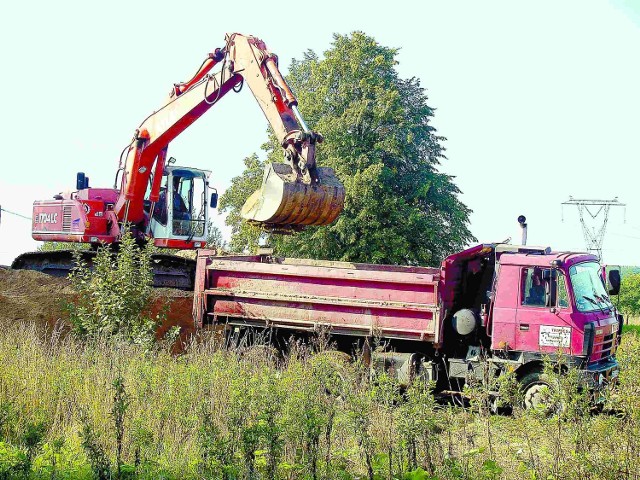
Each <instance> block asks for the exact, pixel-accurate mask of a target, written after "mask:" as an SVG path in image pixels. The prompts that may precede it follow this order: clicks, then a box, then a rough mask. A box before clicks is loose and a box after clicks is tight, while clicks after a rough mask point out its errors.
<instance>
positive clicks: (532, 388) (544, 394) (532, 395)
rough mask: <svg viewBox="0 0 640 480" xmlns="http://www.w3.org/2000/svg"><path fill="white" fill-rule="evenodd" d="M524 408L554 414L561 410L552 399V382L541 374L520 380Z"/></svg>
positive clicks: (530, 375) (529, 375)
mask: <svg viewBox="0 0 640 480" xmlns="http://www.w3.org/2000/svg"><path fill="white" fill-rule="evenodd" d="M520 384H521V385H522V396H523V404H524V408H526V409H527V410H530V409H531V410H540V411H544V412H546V413H547V414H553V413H556V412H558V411H559V410H560V406H559V405H554V402H553V399H552V388H553V386H552V381H551V380H550V379H549V377H548V376H547V375H545V374H544V373H541V372H531V373H528V374H526V375H525V376H524V377H522V379H521V380H520Z"/></svg>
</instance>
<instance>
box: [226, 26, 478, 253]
mask: <svg viewBox="0 0 640 480" xmlns="http://www.w3.org/2000/svg"><path fill="white" fill-rule="evenodd" d="M397 53H398V49H395V48H389V47H384V46H381V45H379V44H378V43H377V42H376V41H375V40H374V39H373V38H372V37H369V36H367V35H365V34H364V33H361V32H354V33H352V34H350V35H334V41H333V44H332V46H331V48H330V49H329V50H328V51H326V52H325V54H324V57H323V58H320V57H319V56H318V55H317V54H316V53H314V52H313V51H307V52H306V53H305V54H304V55H303V58H302V60H293V61H292V64H291V66H290V70H289V75H288V77H287V81H288V83H289V85H290V86H291V87H292V89H293V91H294V92H295V94H296V96H297V98H298V101H299V104H300V105H299V108H300V110H301V112H302V114H303V115H304V117H305V119H306V120H307V123H308V124H309V125H310V126H311V128H313V129H314V130H316V131H318V132H320V133H322V135H323V136H324V138H325V141H324V143H322V144H321V145H320V146H319V147H318V149H317V156H316V159H317V163H318V164H319V165H321V166H329V167H332V168H334V169H335V171H336V173H337V175H338V177H339V178H340V180H341V181H342V183H343V184H344V186H345V189H346V199H345V208H344V211H343V213H342V215H341V216H340V217H339V218H338V220H337V221H336V222H335V223H333V224H332V225H330V226H325V227H312V228H308V229H306V230H304V231H302V232H300V233H297V234H294V235H287V236H285V235H272V237H271V239H270V240H271V243H272V245H273V246H274V248H275V249H276V253H277V254H279V255H285V256H297V257H306V258H323V259H331V260H343V261H353V262H369V263H391V264H434V263H436V262H439V261H440V260H442V258H443V257H445V256H446V255H448V254H449V253H452V252H453V251H456V250H459V249H460V248H462V247H464V245H465V244H467V243H468V242H470V241H473V240H475V239H474V238H473V236H472V235H471V233H470V231H469V229H468V223H469V213H470V210H469V209H468V208H467V207H466V206H465V205H464V204H463V203H462V202H461V201H460V200H459V198H458V194H459V193H460V190H459V189H458V187H457V186H456V185H455V184H454V183H453V177H451V176H449V175H446V174H444V173H441V172H439V171H438V169H437V167H438V165H439V164H440V162H441V161H442V160H443V159H445V158H446V157H445V156H444V147H443V145H442V143H443V142H444V141H445V140H446V139H445V138H444V137H442V136H439V135H437V133H436V130H435V128H434V127H433V126H432V125H431V124H430V123H431V120H432V118H433V115H434V110H433V109H432V108H431V107H430V106H429V105H428V104H427V95H426V93H425V90H424V88H422V87H421V86H420V81H419V80H418V79H417V78H409V79H402V78H400V77H399V75H398V72H397V70H396V66H397V63H398V62H397V60H396V56H397ZM262 148H263V150H264V151H265V152H266V160H265V161H262V160H261V159H260V158H259V157H258V155H256V154H253V155H251V156H249V157H247V158H246V159H245V170H244V172H243V174H242V175H241V176H238V177H236V178H234V179H233V181H232V185H231V187H230V188H229V189H228V190H227V191H226V192H225V193H224V195H223V196H222V198H221V201H220V207H221V211H222V212H228V217H227V220H226V221H227V224H228V225H230V226H231V227H232V239H231V248H232V249H234V250H236V251H242V250H245V249H247V248H248V249H252V248H253V247H254V246H255V245H256V244H257V239H258V237H259V235H260V231H259V230H258V229H257V228H255V227H252V226H250V225H246V224H244V223H242V221H241V218H240V209H241V207H242V204H243V202H244V201H245V200H246V199H247V198H248V197H249V195H250V194H251V193H252V192H253V191H254V190H256V189H257V188H259V186H260V183H261V180H262V169H263V167H264V165H265V163H266V162H282V161H283V160H282V149H281V147H280V146H279V145H278V142H277V140H276V138H275V136H274V135H273V134H270V136H269V139H268V141H267V142H266V143H265V144H264V145H263V147H262Z"/></svg>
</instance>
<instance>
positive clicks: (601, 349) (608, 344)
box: [589, 331, 616, 362]
mask: <svg viewBox="0 0 640 480" xmlns="http://www.w3.org/2000/svg"><path fill="white" fill-rule="evenodd" d="M615 336H616V332H614V331H611V333H608V334H600V335H596V336H595V339H594V342H593V352H592V353H591V356H590V358H589V360H590V361H592V362H594V361H598V360H602V359H605V358H609V357H610V356H611V350H612V349H613V347H614V346H615Z"/></svg>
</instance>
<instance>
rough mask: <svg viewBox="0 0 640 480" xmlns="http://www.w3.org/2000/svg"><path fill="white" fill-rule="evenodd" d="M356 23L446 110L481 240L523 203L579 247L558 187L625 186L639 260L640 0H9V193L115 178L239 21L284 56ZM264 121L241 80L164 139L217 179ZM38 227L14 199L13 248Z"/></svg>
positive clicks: (6, 201) (452, 150)
mask: <svg viewBox="0 0 640 480" xmlns="http://www.w3.org/2000/svg"><path fill="white" fill-rule="evenodd" d="M232 3H235V5H236V6H234V5H232ZM354 30H361V31H364V32H365V33H366V34H368V35H370V36H373V37H374V38H375V39H376V40H377V41H378V42H379V43H381V44H382V45H385V46H390V47H398V48H400V49H401V50H400V53H399V55H398V60H399V62H400V64H399V66H398V69H399V72H400V74H401V76H402V77H405V78H407V77H412V76H415V77H418V78H420V79H421V82H422V85H423V86H424V87H426V88H427V93H428V96H429V104H430V105H431V106H432V107H434V108H436V109H437V110H436V114H435V118H434V119H433V125H434V126H435V127H436V128H437V129H438V133H439V134H441V135H444V136H446V137H447V138H448V140H447V141H446V143H445V147H446V149H447V152H446V154H447V157H448V160H445V161H444V162H443V164H442V165H441V171H443V172H446V173H448V174H451V175H454V176H455V177H456V180H455V182H456V183H457V185H458V186H459V187H460V188H461V190H462V191H463V194H462V196H461V199H462V201H463V202H464V203H465V204H466V205H467V206H469V207H470V208H471V209H472V210H473V214H472V216H471V231H472V232H473V234H474V235H475V236H476V237H477V238H478V240H479V241H481V242H493V241H501V240H504V239H506V238H507V237H512V238H513V240H514V242H517V241H519V239H520V232H519V227H518V224H517V222H516V218H517V216H518V215H519V214H525V215H526V216H527V219H528V223H529V244H535V245H550V246H552V247H553V248H554V249H557V250H580V251H582V250H584V248H585V244H584V240H583V236H582V231H581V229H580V224H579V219H578V213H577V210H575V209H572V208H566V207H565V209H564V222H562V217H561V207H560V204H561V202H563V201H565V200H567V199H568V197H569V196H570V195H572V196H573V197H575V198H603V199H610V198H613V197H616V196H617V197H619V200H620V201H621V202H624V203H626V204H627V207H626V223H625V221H624V220H625V215H623V213H624V212H623V209H622V208H619V209H613V210H612V212H611V215H610V218H609V223H608V228H607V236H606V238H605V241H604V260H605V262H607V263H618V264H635V265H640V213H639V212H640V187H639V186H638V183H639V182H640V168H639V167H638V162H639V160H640V145H639V143H640V120H639V112H640V61H639V57H638V55H639V53H638V52H640V0H611V1H605V0H602V1H595V0H593V1H585V0H579V1H562V2H558V1H555V0H554V1H540V0H537V1H535V2H534V1H530V2H524V1H523V2H513V1H447V2H445V1H438V2H436V1H415V2H410V1H401V0H398V1H395V2H373V1H371V0H369V1H350V2H347V1H340V2H337V1H322V2H297V3H292V4H287V3H284V2H282V3H273V2H257V1H254V0H251V1H244V2H242V3H240V2H211V1H209V2H201V1H190V2H175V1H172V2H159V1H138V2H131V1H126V2H125V1H110V2H100V3H98V2H87V1H62V0H61V1H58V2H50V1H44V0H42V1H31V2H10V3H8V4H7V5H5V6H4V7H3V15H2V27H1V28H0V45H2V47H1V48H2V59H1V60H2V75H1V77H0V86H1V89H2V92H3V94H4V100H3V105H2V116H1V117H0V118H1V119H0V122H1V129H0V132H2V133H1V135H2V153H1V157H0V158H2V160H0V165H1V167H2V168H1V170H0V205H1V206H2V207H3V208H6V209H8V210H12V211H15V212H19V213H23V214H26V215H28V216H30V215H31V204H32V202H33V201H34V200H36V199H48V198H51V196H52V195H53V194H55V193H58V192H60V191H62V190H66V189H71V188H73V187H74V185H75V174H76V172H77V171H84V172H86V174H87V175H88V176H89V177H90V178H91V184H92V186H95V187H99V186H104V187H110V186H112V185H113V178H114V175H115V171H116V168H117V161H118V155H119V154H120V151H121V150H122V149H123V148H124V147H125V146H126V145H127V144H128V142H129V141H130V139H131V137H132V135H133V133H134V130H135V128H136V127H137V126H138V124H139V123H140V122H141V121H142V120H143V119H144V118H145V117H146V116H147V115H148V114H149V113H151V112H152V111H153V110H154V109H157V108H158V107H160V106H161V104H162V102H163V101H164V98H165V96H166V94H167V93H168V92H169V90H170V88H171V86H172V84H173V83H176V82H179V81H183V80H187V79H189V78H190V77H191V75H192V74H193V73H194V72H195V70H196V69H197V67H198V66H199V65H200V63H201V61H202V60H203V58H204V57H205V55H206V53H207V52H210V51H213V50H214V49H215V48H216V47H222V46H223V45H224V35H225V33H226V32H241V33H245V34H252V35H255V36H258V37H260V38H262V39H263V40H264V41H265V43H266V44H267V46H268V47H269V48H270V49H271V50H272V51H273V52H274V53H276V54H277V55H278V56H279V57H280V65H281V68H282V69H283V70H284V71H286V68H287V66H288V65H289V63H290V60H291V59H292V58H301V56H302V53H303V52H304V51H305V50H307V49H313V50H315V51H316V52H318V53H322V52H323V51H324V50H326V49H327V48H329V46H330V44H331V41H332V34H333V33H334V32H335V33H341V34H347V33H349V32H351V31H354ZM300 109H301V110H302V112H303V113H304V105H301V106H300ZM311 127H313V125H311ZM266 129H267V122H266V120H265V118H264V116H263V115H262V112H261V111H260V109H259V107H258V105H257V103H256V102H255V100H254V99H253V97H252V96H251V94H250V93H249V92H248V89H244V90H243V91H242V92H241V93H240V94H237V95H236V94H234V93H230V94H229V95H227V96H226V97H225V98H224V99H223V100H222V101H221V102H220V103H219V104H218V105H216V106H215V107H214V108H212V109H211V110H210V111H209V112H208V113H207V114H205V116H204V117H202V118H201V119H200V120H199V121H198V122H197V123H196V124H195V125H193V126H192V127H191V128H190V129H188V130H187V131H186V132H184V133H183V134H182V136H181V137H180V138H179V139H177V140H176V141H174V142H173V143H172V144H171V146H170V148H169V155H170V156H174V157H176V158H177V159H178V164H182V165H187V166H192V167H197V168H205V169H209V170H212V171H213V174H212V178H211V183H212V185H214V186H216V187H217V188H218V190H219V191H220V192H222V191H224V189H225V188H226V187H227V186H228V185H229V184H230V181H231V178H233V177H234V176H236V175H239V174H240V173H241V172H242V167H243V164H242V159H243V158H244V157H245V156H247V155H250V154H251V153H253V152H256V151H259V147H260V145H261V144H262V143H263V142H264V141H265V139H266ZM214 216H215V217H216V218H215V220H216V223H218V224H219V225H220V226H223V219H222V218H221V217H218V216H217V214H214ZM30 231H31V225H30V222H29V221H27V220H24V219H21V218H18V217H14V216H12V215H8V214H6V213H5V214H3V216H2V222H1V224H0V264H4V265H8V264H10V263H11V261H12V259H13V258H14V257H15V256H16V255H17V254H19V253H20V252H23V251H28V250H34V249H35V248H36V247H37V246H38V244H39V243H38V242H35V241H33V240H31V233H30ZM223 231H224V232H225V234H227V235H228V229H226V227H225V228H223Z"/></svg>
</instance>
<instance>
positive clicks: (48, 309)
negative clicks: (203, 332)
mask: <svg viewBox="0 0 640 480" xmlns="http://www.w3.org/2000/svg"><path fill="white" fill-rule="evenodd" d="M154 297H155V301H154V302H153V306H152V311H154V313H155V312H160V311H163V312H165V314H166V321H165V322H163V325H162V326H161V327H160V329H159V335H161V334H164V332H165V331H166V330H167V329H168V328H170V327H171V326H174V325H178V326H180V328H181V330H182V332H183V333H184V334H185V335H186V334H187V333H189V332H191V331H193V320H192V317H191V306H192V299H193V292H185V291H182V290H174V289H171V288H157V289H155V290H154ZM72 300H73V290H72V288H71V285H70V282H69V280H67V279H66V278H59V277H53V276H51V275H47V274H44V273H41V272H36V271H33V270H11V269H9V268H0V322H1V321H20V320H31V321H37V322H45V323H47V324H49V325H54V324H55V323H56V322H57V321H58V320H63V321H64V320H66V319H67V318H68V314H67V312H66V308H65V306H66V305H67V304H68V303H69V302H71V301H72Z"/></svg>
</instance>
